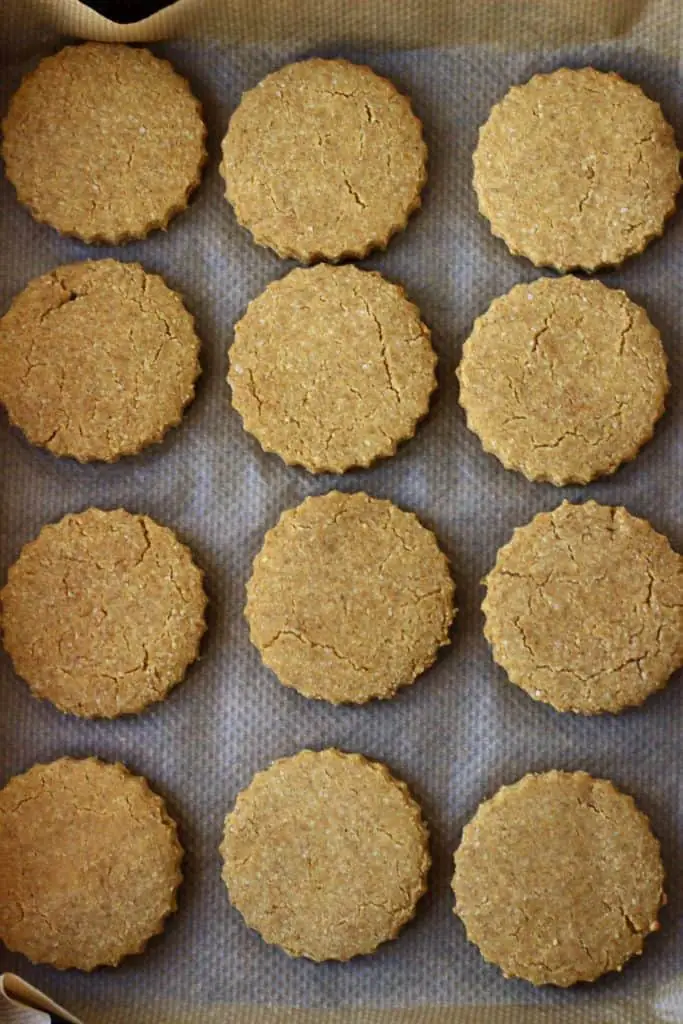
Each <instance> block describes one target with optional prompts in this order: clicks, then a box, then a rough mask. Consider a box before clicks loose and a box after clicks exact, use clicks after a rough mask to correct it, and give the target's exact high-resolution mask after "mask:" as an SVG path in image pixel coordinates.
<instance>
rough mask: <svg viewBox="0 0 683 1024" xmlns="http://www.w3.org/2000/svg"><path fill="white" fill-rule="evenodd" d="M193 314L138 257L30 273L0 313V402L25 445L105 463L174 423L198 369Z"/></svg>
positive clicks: (190, 393)
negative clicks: (39, 274) (23, 436)
mask: <svg viewBox="0 0 683 1024" xmlns="http://www.w3.org/2000/svg"><path fill="white" fill-rule="evenodd" d="M198 352H199V339H198V338H197V335H196V333H195V330H194V320H193V318H192V316H191V315H190V314H189V313H188V311H187V310H186V309H185V307H184V305H183V303H182V301H181V299H180V297H179V296H178V295H176V293H175V292H172V291H171V289H170V288H169V287H168V286H167V285H166V284H165V283H164V281H163V280H162V278H160V277H158V276H157V275H156V274H147V273H145V271H144V270H143V268H142V267H141V266H140V265H139V264H138V263H119V262H117V261H116V260H97V261H93V262H85V263H72V264H70V265H68V266H63V267H58V268H57V269H56V270H53V271H52V272H51V273H49V274H44V275H43V276H42V277H39V278H36V279H35V280H34V281H31V282H30V284H28V285H27V287H26V288H25V289H24V290H23V291H22V292H21V293H20V294H19V295H18V296H17V297H16V298H15V299H14V302H13V303H12V305H11V307H10V309H9V310H8V312H7V313H6V314H5V316H4V317H3V318H2V320H0V401H2V403H3V404H4V405H5V406H6V408H7V411H8V414H9V418H10V421H11V422H12V423H14V424H15V425H16V426H18V427H20V428H21V429H22V430H23V431H24V433H25V434H26V436H27V438H28V439H29V441H31V442H32V443H33V444H37V445H41V446H42V447H44V448H47V449H48V450H49V451H51V452H53V453H54V454H55V455H70V456H72V457H73V458H75V459H78V461H79V462H89V461H92V460H102V461H104V462H113V461H115V460H116V459H118V458H119V457H120V456H122V455H132V454H135V453H137V452H139V451H141V450H142V449H143V448H144V447H145V446H146V445H149V444H153V443H155V442H158V441H160V440H161V439H162V437H163V436H164V434H165V433H166V431H167V430H168V429H169V427H171V426H175V425H176V424H178V423H180V420H181V418H182V415H183V409H184V408H185V406H186V405H187V403H188V402H190V401H191V400H192V398H193V397H194V382H195V380H196V378H197V376H198V375H199V372H200V366H199V360H198Z"/></svg>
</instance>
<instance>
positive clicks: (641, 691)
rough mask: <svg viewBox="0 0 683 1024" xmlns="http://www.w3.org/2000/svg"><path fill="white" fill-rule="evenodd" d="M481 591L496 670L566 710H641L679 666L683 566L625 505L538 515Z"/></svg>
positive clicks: (590, 505) (682, 657)
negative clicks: (484, 591) (627, 708)
mask: <svg viewBox="0 0 683 1024" xmlns="http://www.w3.org/2000/svg"><path fill="white" fill-rule="evenodd" d="M484 583H485V585H486V588H487V593H486V597H485V599H484V603H483V605H482V608H483V610H484V614H485V616H486V624H485V626H484V633H485V635H486V639H487V640H488V641H489V643H490V644H491V647H492V651H493V657H494V659H495V661H497V662H498V664H499V665H501V666H502V667H503V668H504V669H505V671H506V672H507V674H508V676H509V678H510V681H511V682H513V683H516V684H517V686H520V687H521V688H522V689H523V690H526V692H527V693H528V694H529V696H530V697H533V698H534V700H540V701H544V702H545V703H547V704H551V705H552V706H553V707H554V708H556V709H557V710H558V711H575V712H578V713H579V714H584V715H596V714H600V713H601V712H603V711H612V712H617V711H621V710H622V709H623V708H626V707H630V706H632V705H637V704H642V702H643V701H644V700H645V698H646V697H648V696H649V695H650V694H651V693H654V691H655V690H660V689H661V688H662V687H663V686H665V685H666V682H667V680H668V679H669V677H670V676H671V674H672V673H673V672H675V671H676V669H678V668H680V667H681V665H683V558H682V557H681V556H680V555H679V554H677V553H676V552H675V551H673V550H672V548H671V546H670V544H669V542H668V540H667V539H666V537H663V536H662V535H661V534H659V533H656V532H655V531H654V530H653V529H652V527H651V526H650V524H649V523H647V522H646V521H645V520H644V519H636V517H635V516H632V515H630V514H629V513H628V512H627V511H626V509H624V508H610V507H608V506H605V505H598V504H597V503H596V502H594V501H588V502H586V504H585V505H570V504H569V503H568V502H566V501H565V502H563V503H562V505H560V506H559V508H556V509H555V510H554V511H553V512H542V513H540V515H537V516H536V517H535V518H534V519H533V520H532V521H531V522H530V523H529V524H528V525H527V526H522V527H519V528H518V529H516V530H515V531H514V534H513V536H512V540H511V541H510V542H509V543H508V544H506V545H505V546H504V547H502V548H501V549H500V551H499V552H498V557H497V558H496V564H495V566H494V568H493V569H492V570H491V572H490V573H489V575H488V576H487V577H486V579H485V581H484Z"/></svg>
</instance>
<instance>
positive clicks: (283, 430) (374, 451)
mask: <svg viewBox="0 0 683 1024" xmlns="http://www.w3.org/2000/svg"><path fill="white" fill-rule="evenodd" d="M435 365H436V355H435V353H434V350H433V349H432V346H431V344H430V335H429V328H427V327H426V326H425V325H424V324H423V323H422V321H421V319H420V313H419V310H418V309H417V307H416V306H414V305H413V303H412V302H409V301H408V299H407V298H406V296H405V293H404V291H403V289H402V288H401V287H400V286H399V285H395V284H392V283H391V282H390V281H387V280H386V279H385V278H383V277H382V276H381V275H380V274H376V273H372V272H368V271H363V270H358V269H357V268H356V267H353V266H343V267H333V266H329V265H327V264H324V263H321V264H320V265H319V266H316V267H313V268H311V269H309V270H293V271H292V272H291V273H290V274H288V275H287V276H286V277H285V278H283V279H282V280H281V281H275V282H273V283H272V284H270V285H269V286H268V287H267V288H266V290H265V292H263V294H261V295H259V296H258V298H256V299H254V300H253V301H252V302H251V303H250V304H249V307H248V309H247V312H246V314H245V316H244V317H243V318H242V319H241V320H240V322H239V323H238V324H237V326H236V328H235V340H234V342H233V344H232V346H231V348H230V372H229V374H228V381H229V382H230V388H231V392H232V402H233V405H234V407H235V408H236V409H237V411H238V412H239V414H240V415H241V417H242V420H243V422H244V427H245V429H246V430H248V431H249V432H250V433H252V434H254V436H255V437H256V438H257V439H258V440H259V441H260V443H261V445H262V447H263V448H264V449H265V450H266V451H274V452H277V454H278V455H280V456H281V457H282V458H283V459H284V461H285V462H287V463H288V464H290V465H301V466H304V467H305V468H306V469H308V470H310V471H311V472H312V473H325V472H326V473H343V472H345V470H347V469H352V468H354V467H357V466H369V465H370V464H371V463H372V462H374V461H375V460H376V459H378V458H381V457H383V456H387V455H393V454H394V453H395V452H396V447H397V445H398V443H399V442H400V441H404V440H406V439H407V438H409V437H412V436H413V434H414V433H415V428H416V425H417V422H418V420H420V419H421V418H422V417H423V416H425V415H426V413H427V410H428V408H429V398H430V395H431V393H432V391H433V390H434V389H435V387H436V377H435V375H434V367H435Z"/></svg>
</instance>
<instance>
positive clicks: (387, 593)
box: [245, 491, 455, 704]
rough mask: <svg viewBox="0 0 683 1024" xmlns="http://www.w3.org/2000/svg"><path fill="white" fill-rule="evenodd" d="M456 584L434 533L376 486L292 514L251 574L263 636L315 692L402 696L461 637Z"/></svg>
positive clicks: (280, 662)
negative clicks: (381, 496) (379, 495)
mask: <svg viewBox="0 0 683 1024" xmlns="http://www.w3.org/2000/svg"><path fill="white" fill-rule="evenodd" d="M454 590H455V588H454V585H453V581H452V579H451V576H450V573H449V570H448V560H447V559H446V556H445V555H444V554H443V552H442V551H441V550H440V548H439V546H438V544H437V542H436V538H435V537H434V534H433V533H432V532H431V531H430V530H427V529H425V527H424V526H422V525H421V524H420V523H419V521H418V519H417V518H416V517H415V516H414V515H413V514H412V513H409V512H403V511H402V510H401V509H399V508H397V507H396V506H395V505H393V504H392V503H391V502H390V501H380V500H378V499H376V498H370V497H368V495H367V494H363V493H358V494H341V493H340V492H339V491H331V492H330V493H329V494H325V495H322V496H319V497H312V498H307V499H306V500H305V501H304V502H303V503H302V504H301V505H299V506H297V507H296V508H293V509H289V510H287V511H286V512H283V514H282V516H281V517H280V520H279V522H278V523H277V525H276V526H274V527H273V529H272V530H269V531H268V533H267V534H266V536H265V540H264V543H263V547H262V548H261V551H260V552H259V554H258V555H257V556H256V559H255V560H254V566H253V570H252V576H251V579H250V580H249V582H248V583H247V604H246V608H245V616H246V618H247V621H248V623H249V633H250V636H251V640H252V643H254V644H255V646H256V647H257V648H258V649H259V651H260V652H261V656H262V658H263V660H264V662H265V664H266V665H267V666H268V668H270V669H272V670H273V672H274V673H275V674H276V676H277V677H278V679H279V680H280V682H281V683H283V684H284V685H285V686H291V687H293V688H294V689H295V690H298V691H299V693H301V694H303V695H304V696H305V697H313V698H316V699H318V700H328V701H330V702H331V703H333V704H363V703H365V702H366V701H368V700H372V699H373V698H375V697H380V698H388V697H393V696H394V694H395V693H396V691H397V690H398V688H399V687H401V686H407V685H408V684H409V683H412V682H413V681H414V680H415V679H416V678H417V676H419V675H420V674H421V673H422V672H424V671H425V669H427V668H429V666H430V665H431V664H432V663H433V661H434V659H435V658H436V655H437V652H438V650H439V648H440V647H443V646H444V645H445V644H447V643H449V637H448V633H449V627H450V625H451V622H452V621H453V615H454V608H453V594H454Z"/></svg>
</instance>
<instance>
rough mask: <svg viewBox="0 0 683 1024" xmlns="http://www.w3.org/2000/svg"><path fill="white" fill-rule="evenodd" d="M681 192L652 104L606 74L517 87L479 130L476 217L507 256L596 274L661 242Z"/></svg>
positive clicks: (556, 74) (667, 138)
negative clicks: (659, 238)
mask: <svg viewBox="0 0 683 1024" xmlns="http://www.w3.org/2000/svg"><path fill="white" fill-rule="evenodd" d="M680 185H681V177H680V173H679V152H678V147H677V146H676V139H675V137H674V133H673V129H672V128H671V125H670V124H669V123H668V121H666V120H665V118H664V115H663V114H662V110H661V108H660V106H659V104H658V103H655V102H654V101H653V100H651V99H648V97H647V96H646V95H645V94H644V93H643V91H642V89H640V87H639V86H637V85H634V84H632V83H631V82H627V81H625V80H624V79H623V78H621V77H620V76H619V75H617V74H615V73H614V72H609V73H604V72H601V71H596V70H595V69H594V68H590V67H589V68H581V69H580V70H571V69H569V68H560V69H559V70H557V71H553V72H552V73H551V74H543V75H534V76H533V78H531V79H530V81H528V82H527V83H526V84H525V85H516V86H513V87H512V89H510V91H509V92H508V93H507V95H506V96H505V97H504V98H503V99H502V100H501V102H500V103H498V104H496V106H495V107H494V108H493V110H492V111H491V113H490V115H489V119H488V121H487V122H486V124H485V125H484V126H483V127H482V128H481V130H480V132H479V142H478V144H477V148H476V150H475V153H474V188H475V190H476V193H477V198H478V201H479V210H480V212H481V213H482V214H483V216H484V217H486V218H487V219H488V220H489V221H490V224H491V230H492V231H493V234H494V235H496V236H497V237H498V238H502V239H503V241H504V242H505V243H506V245H507V247H508V249H509V250H510V252H512V253H513V254H514V255H521V256H526V257H527V259H530V260H531V262H532V263H535V264H536V266H550V267H555V268H557V269H558V270H575V269H579V268H581V269H583V270H587V271H594V270H597V269H598V268H599V267H604V266H613V265H616V264H618V263H621V262H622V260H624V259H625V258H626V257H627V256H632V255H634V254H635V253H639V252H642V250H643V249H644V248H645V246H646V245H647V244H648V242H650V241H651V240H652V239H653V238H656V237H657V236H659V235H661V234H662V232H663V230H664V223H665V221H666V219H667V218H668V217H669V216H670V215H671V214H672V213H673V212H674V209H675V205H676V195H677V193H678V190H679V188H680Z"/></svg>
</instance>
